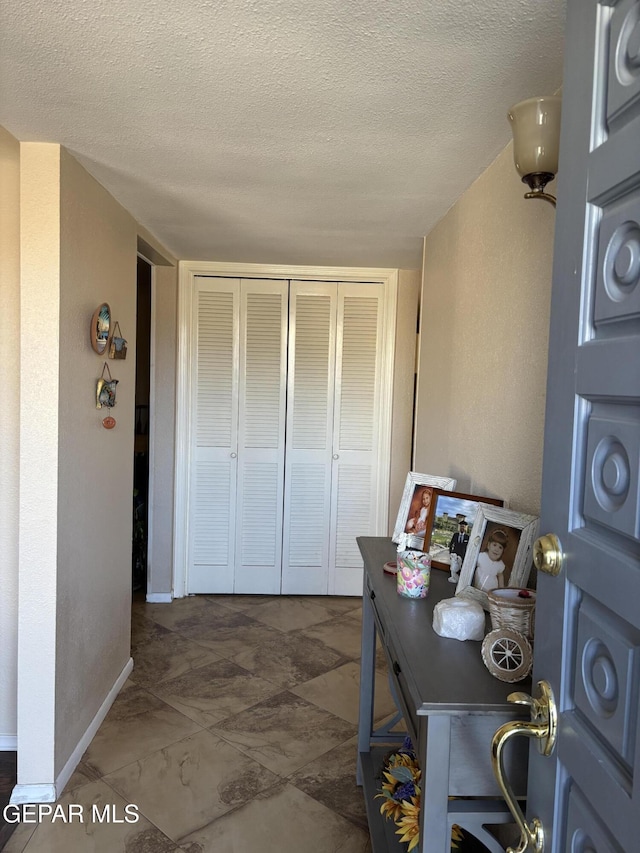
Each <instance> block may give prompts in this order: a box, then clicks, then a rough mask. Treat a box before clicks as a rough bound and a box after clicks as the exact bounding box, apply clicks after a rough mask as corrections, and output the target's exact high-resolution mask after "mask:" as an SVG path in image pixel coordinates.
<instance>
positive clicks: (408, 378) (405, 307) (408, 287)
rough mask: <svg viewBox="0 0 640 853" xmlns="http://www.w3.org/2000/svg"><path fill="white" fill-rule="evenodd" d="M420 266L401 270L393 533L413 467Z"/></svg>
mask: <svg viewBox="0 0 640 853" xmlns="http://www.w3.org/2000/svg"><path fill="white" fill-rule="evenodd" d="M419 296H420V270H399V271H398V304H397V314H396V347H395V358H394V365H393V412H392V423H391V476H390V480H389V535H391V534H392V533H393V528H394V527H395V523H396V518H397V515H398V509H399V507H400V500H401V498H402V491H403V489H404V484H405V481H406V479H407V474H408V473H409V471H410V470H411V435H412V430H413V395H414V380H415V370H416V345H417V340H418V339H417V335H416V327H417V320H418V301H419Z"/></svg>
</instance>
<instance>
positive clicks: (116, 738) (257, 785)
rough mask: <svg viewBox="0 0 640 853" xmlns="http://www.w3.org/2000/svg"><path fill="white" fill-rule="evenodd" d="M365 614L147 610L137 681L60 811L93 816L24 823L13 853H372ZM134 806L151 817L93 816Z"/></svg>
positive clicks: (136, 640)
mask: <svg viewBox="0 0 640 853" xmlns="http://www.w3.org/2000/svg"><path fill="white" fill-rule="evenodd" d="M360 617H361V601H360V599H358V598H335V597H284V596H283V597H270V596H222V595H218V596H196V597H189V598H184V599H177V600H175V601H174V602H172V603H171V604H147V603H146V602H144V601H136V602H134V605H133V624H132V656H133V659H134V664H135V665H134V670H133V673H132V675H131V678H130V679H129V680H128V682H127V683H126V685H125V687H124V689H123V690H122V692H121V693H120V695H119V696H118V698H117V699H116V701H115V703H114V705H113V707H112V708H111V711H110V712H109V714H108V716H107V717H106V719H105V720H104V722H103V724H102V726H101V727H100V729H99V731H98V733H97V735H96V736H95V738H94V739H93V741H92V743H91V745H90V747H89V749H88V750H87V751H86V753H85V754H84V756H83V758H82V761H81V762H80V764H79V766H78V768H77V769H76V771H75V773H74V774H73V776H72V778H71V779H70V781H69V783H68V785H67V787H66V789H65V792H64V794H63V796H62V797H61V799H60V800H59V803H62V804H64V805H65V807H66V806H68V804H79V805H82V806H83V814H84V815H85V821H84V822H83V823H80V822H79V821H74V822H71V823H65V822H62V821H60V820H58V821H56V822H55V823H54V824H51V823H50V822H45V823H43V824H41V825H39V826H37V827H36V826H35V825H33V824H31V825H27V824H22V825H20V826H18V827H17V829H16V830H15V832H14V833H13V835H12V836H11V838H10V839H9V842H8V844H7V846H6V847H5V853H63V852H64V853H68V851H70V850H73V851H74V853H117V851H123V853H183V851H184V853H209V851H211V853H213V851H216V853H222V851H224V853H246V851H249V850H257V849H260V850H263V851H265V853H271V851H273V853H276V851H278V853H280V851H281V852H282V853H297V851H300V850H305V853H333V851H336V853H338V851H339V853H367V851H369V850H370V845H369V836H368V832H367V829H366V816H365V811H364V803H363V800H362V794H361V792H360V789H359V788H358V787H357V786H356V785H355V761H356V737H355V736H356V728H357V715H358V675H359V663H358V659H359V656H360ZM379 661H380V663H379V671H380V675H381V677H380V678H379V679H378V681H377V684H378V691H377V692H378V697H377V708H376V719H377V720H381V719H384V718H386V717H389V716H390V715H392V714H393V713H394V704H393V700H392V698H391V696H390V693H389V690H388V686H387V679H386V674H385V672H384V661H383V657H382V655H381V654H379ZM127 803H130V804H135V805H136V806H137V807H138V810H139V813H140V820H139V821H138V822H136V823H126V822H121V823H115V822H111V823H106V822H105V823H100V822H97V821H91V820H90V819H89V818H88V817H87V816H90V815H91V811H92V806H93V805H94V804H96V805H97V806H98V808H99V811H100V812H101V813H102V811H103V809H104V807H105V805H109V807H110V809H111V810H112V812H113V814H114V815H117V817H118V818H119V819H120V820H122V818H123V817H124V808H125V805H126V804H127Z"/></svg>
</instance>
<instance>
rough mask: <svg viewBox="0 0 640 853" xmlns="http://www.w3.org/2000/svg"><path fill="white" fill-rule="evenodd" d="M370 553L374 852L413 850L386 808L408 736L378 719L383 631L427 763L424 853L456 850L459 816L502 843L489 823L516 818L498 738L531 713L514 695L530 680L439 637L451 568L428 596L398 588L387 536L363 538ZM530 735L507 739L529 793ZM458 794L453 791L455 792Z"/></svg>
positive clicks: (364, 753)
mask: <svg viewBox="0 0 640 853" xmlns="http://www.w3.org/2000/svg"><path fill="white" fill-rule="evenodd" d="M357 541H358V546H359V547H360V552H361V553H362V556H363V558H364V565H365V571H364V595H363V605H362V607H363V614H362V659H361V672H360V717H359V729H358V774H357V778H358V784H360V785H362V786H363V789H364V795H365V800H366V808H367V818H368V821H369V831H370V834H371V839H372V846H373V851H374V853H385V851H389V853H392V851H393V853H395V851H406V845H404V844H401V842H400V841H399V839H398V837H397V836H396V835H395V830H396V828H397V827H396V825H395V824H394V823H393V821H389V820H387V819H386V818H384V817H382V815H381V814H380V803H381V802H382V801H381V800H380V799H374V796H375V794H377V793H379V791H380V771H381V767H382V764H383V760H384V757H385V755H387V754H388V753H389V752H390V751H392V749H393V747H392V746H390V744H393V743H399V742H400V741H401V740H402V736H401V735H397V734H394V733H392V732H391V731H390V729H391V727H392V725H393V723H390V724H388V725H387V726H385V727H383V728H378V729H376V728H374V720H373V717H374V715H373V700H374V693H375V675H376V636H378V637H379V639H380V642H381V645H382V647H383V649H384V651H385V655H386V658H387V662H388V666H389V674H390V684H391V689H392V692H393V695H394V698H395V700H396V704H397V706H398V711H399V714H398V720H399V719H400V715H401V716H402V719H403V720H404V723H405V725H406V729H407V733H408V734H409V736H410V737H411V739H412V741H413V744H414V747H415V749H416V752H417V755H418V758H419V761H420V766H421V769H422V776H423V779H422V809H421V817H420V821H421V823H420V842H419V845H418V847H417V848H416V849H417V850H418V851H419V853H450V849H451V828H452V826H453V824H458V825H459V826H462V827H464V828H465V829H467V830H468V831H469V832H471V833H472V834H473V835H474V836H475V837H476V838H478V839H479V840H480V841H482V843H483V844H485V846H486V847H488V848H489V850H491V851H492V853H500V851H502V850H503V849H504V848H503V846H502V845H501V844H500V843H499V842H498V841H497V840H496V839H495V836H494V835H493V834H490V833H489V832H488V831H487V830H486V829H485V827H486V826H487V825H496V824H505V823H511V821H512V818H511V816H510V814H509V812H508V810H507V809H506V806H505V804H504V801H503V800H502V797H501V796H500V791H499V788H498V785H497V783H496V781H495V779H494V776H493V772H492V770H491V755H490V752H491V738H492V737H493V734H494V732H495V731H496V729H497V728H498V727H499V726H501V725H502V724H503V723H505V722H507V721H508V720H513V719H515V718H517V717H526V716H527V712H526V710H525V711H523V710H521V708H520V707H519V706H516V705H513V704H511V703H509V702H507V695H508V694H509V693H511V692H512V691H514V690H523V691H525V692H527V693H530V692H531V682H530V680H526V681H523V682H519V683H518V684H517V685H515V686H514V685H510V684H505V683H503V682H501V681H498V680H497V679H495V678H493V676H492V675H490V674H489V672H488V671H487V669H486V668H485V666H484V664H483V663H482V659H481V655H480V643H479V642H472V641H466V642H460V641H459V640H450V639H445V638H443V637H440V636H438V635H437V634H436V633H435V631H434V630H433V628H432V617H433V608H434V606H435V604H436V603H437V602H438V601H440V600H441V599H443V598H449V597H450V596H452V595H453V594H454V591H455V587H454V586H453V585H452V584H450V583H449V582H448V577H449V576H448V574H447V573H446V572H443V571H440V570H438V569H434V570H432V572H431V589H430V592H429V595H428V597H427V598H425V599H418V600H414V599H408V598H403V597H401V596H399V595H398V594H397V592H396V582H395V577H393V576H392V575H389V574H387V573H385V572H384V571H383V568H382V567H383V565H384V563H385V562H386V561H388V560H393V559H395V557H396V552H395V546H394V545H393V543H392V542H391V541H390V540H389V539H387V538H383V537H370V536H366V537H360V538H358V540H357ZM524 741H525V739H524V738H518V739H517V740H515V741H514V742H512V743H511V744H510V745H509V746H510V747H511V752H510V753H509V755H507V757H506V761H505V765H506V770H507V773H508V775H509V779H510V782H511V784H512V786H513V789H514V792H515V794H516V796H517V797H519V798H522V797H524V795H525V793H526V776H527V749H528V746H527V744H526V743H525V742H524ZM451 798H453V799H451Z"/></svg>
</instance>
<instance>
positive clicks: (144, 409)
mask: <svg viewBox="0 0 640 853" xmlns="http://www.w3.org/2000/svg"><path fill="white" fill-rule="evenodd" d="M150 388H151V264H149V263H148V262H147V261H145V260H144V258H140V257H139V258H138V284H137V309H136V417H135V439H134V456H133V547H132V575H133V577H132V580H133V590H134V592H136V591H142V592H146V589H147V550H148V541H149V396H150Z"/></svg>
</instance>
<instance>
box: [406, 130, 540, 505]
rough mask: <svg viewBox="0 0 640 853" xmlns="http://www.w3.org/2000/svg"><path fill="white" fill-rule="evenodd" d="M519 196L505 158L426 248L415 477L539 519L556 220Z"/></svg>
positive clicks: (434, 233) (504, 156)
mask: <svg viewBox="0 0 640 853" xmlns="http://www.w3.org/2000/svg"><path fill="white" fill-rule="evenodd" d="M551 191H552V192H553V188H552V189H551ZM523 192H524V186H523V184H522V183H521V182H520V179H519V178H518V176H517V174H516V172H515V170H514V167H513V155H512V150H511V146H508V147H507V148H506V149H505V150H504V151H503V152H502V153H501V154H500V155H499V156H498V158H497V159H496V160H495V162H494V163H493V164H492V165H491V166H490V167H489V168H488V169H487V170H486V171H485V172H484V173H483V174H482V175H481V176H480V178H479V179H478V180H477V181H476V182H475V183H474V184H473V185H472V186H471V187H470V188H469V189H468V190H467V191H466V192H465V194H464V195H463V196H462V198H460V199H459V201H458V202H457V203H456V204H455V205H454V207H453V208H451V210H450V211H449V212H448V213H447V215H446V216H445V217H444V219H442V220H441V222H440V223H439V224H438V225H437V226H436V228H434V229H433V230H432V231H431V233H430V234H429V235H428V236H427V237H426V239H425V245H424V266H423V284H422V307H421V341H420V362H419V379H418V414H417V435H416V468H417V470H418V471H421V472H424V473H431V474H444V475H450V476H453V477H456V478H457V479H458V488H459V490H460V491H468V492H471V493H475V494H486V495H493V496H497V497H501V498H503V499H504V500H505V501H506V503H507V505H508V506H510V507H511V508H513V509H517V510H520V511H522V512H531V513H534V514H537V513H538V512H539V508H540V482H541V465H542V440H543V426H544V401H545V387H546V367H547V346H548V324H549V300H550V293H551V261H552V254H553V230H554V225H555V213H554V210H553V208H552V207H551V206H550V205H548V204H547V203H546V202H542V201H525V200H524V199H523V198H522V195H523Z"/></svg>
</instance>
